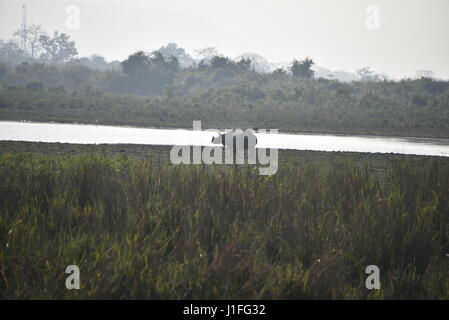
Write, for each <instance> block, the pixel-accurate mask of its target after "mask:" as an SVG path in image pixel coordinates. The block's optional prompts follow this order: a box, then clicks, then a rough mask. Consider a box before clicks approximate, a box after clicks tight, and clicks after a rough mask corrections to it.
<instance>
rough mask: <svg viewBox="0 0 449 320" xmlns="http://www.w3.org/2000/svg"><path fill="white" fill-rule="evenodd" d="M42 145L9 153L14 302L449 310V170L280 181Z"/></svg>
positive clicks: (2, 267)
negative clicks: (363, 304)
mask: <svg viewBox="0 0 449 320" xmlns="http://www.w3.org/2000/svg"><path fill="white" fill-rule="evenodd" d="M40 145H41V144H23V145H22V144H20V143H8V142H2V145H1V148H2V150H3V152H2V154H1V155H0V181H2V183H1V184H0V210H1V214H0V298H82V297H84V298H174V299H181V298H184V299H187V298H193V299H198V298H220V299H223V298H225V299H226V298H235V299H238V298H273V299H280V298H284V299H285V298H287V299H289V298H362V299H364V298H369V299H380V298H385V299H390V298H399V299H404V298H408V299H413V298H436V299H448V298H449V296H448V293H449V263H448V259H449V257H447V254H448V253H449V245H448V244H449V241H448V240H449V239H448V238H449V212H448V210H449V163H448V162H447V160H446V159H443V158H432V157H412V158H409V157H406V156H400V157H399V156H394V157H393V156H392V157H390V156H386V155H385V156H383V158H382V157H381V156H380V155H377V156H376V155H370V156H369V157H365V156H364V155H360V156H356V155H345V154H337V153H336V154H332V155H333V156H329V155H330V154H327V156H324V155H325V153H306V152H302V153H299V155H302V156H305V155H307V157H308V159H310V160H309V161H304V159H302V161H296V162H295V158H294V157H291V158H290V161H289V163H285V164H283V165H282V166H280V167H279V171H278V173H277V174H275V175H273V176H271V177H267V176H260V175H259V174H258V171H257V170H254V168H253V167H250V166H225V167H222V166H202V165H199V166H193V165H192V166H171V165H168V164H165V162H164V161H162V162H159V161H157V159H155V158H154V157H153V156H146V155H145V154H141V155H139V156H138V157H136V158H134V157H129V156H125V155H123V154H122V155H113V154H116V153H117V152H118V153H120V151H123V153H125V154H126V153H127V152H126V151H127V150H137V149H138V148H137V149H136V147H135V146H114V147H111V146H102V147H93V146H71V145H59V144H51V145H50V144H49V145H45V147H44V148H40V147H39V146H40ZM55 148H56V150H59V152H61V150H66V152H65V153H64V152H61V153H60V154H59V155H43V154H42V153H52V150H54V149H55ZM8 149H14V150H16V151H20V150H23V149H26V150H28V151H29V152H28V153H20V152H16V153H10V152H7V150H8ZM92 149H94V150H92ZM98 149H101V150H102V151H100V153H97V151H98ZM33 150H40V153H41V154H37V151H36V152H35V151H33ZM87 150H89V151H87ZM114 150H115V151H114ZM79 151H82V152H81V153H83V154H78V155H76V154H75V155H74V154H73V153H79ZM91 151H94V152H93V153H92V152H91ZM153 151H154V152H156V153H161V154H162V153H163V147H158V148H156V149H154V150H150V148H149V149H147V150H146V152H144V153H147V154H149V155H151V154H152V155H155V154H156V153H154V152H153ZM87 152H88V153H87ZM111 155H112V156H111ZM290 155H292V154H290ZM376 157H377V158H376ZM375 158H376V159H377V160H376V161H383V163H382V164H381V165H380V166H379V163H378V166H377V167H376V168H375V169H376V170H372V168H371V167H370V166H369V164H370V163H372V161H371V160H373V159H375ZM317 159H319V161H315V160H317ZM409 159H412V161H413V162H412V161H410V160H409ZM417 159H419V161H420V163H419V166H417V165H416V163H415V161H417ZM297 160H301V157H300V158H297ZM382 166H384V170H381V171H379V170H378V169H379V168H380V167H382ZM69 264H75V265H78V266H79V267H80V271H81V290H74V291H69V290H66V289H65V277H66V276H67V275H66V274H65V273H64V271H65V267H66V266H67V265H69ZM371 264H375V265H378V266H379V267H380V270H381V290H374V291H369V290H367V289H366V288H365V279H366V277H367V275H366V274H365V267H366V266H367V265H371Z"/></svg>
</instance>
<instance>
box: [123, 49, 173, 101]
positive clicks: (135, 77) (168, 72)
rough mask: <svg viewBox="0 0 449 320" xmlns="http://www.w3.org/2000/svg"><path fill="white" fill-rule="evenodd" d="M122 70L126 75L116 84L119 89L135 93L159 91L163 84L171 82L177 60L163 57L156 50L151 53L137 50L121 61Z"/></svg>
mask: <svg viewBox="0 0 449 320" xmlns="http://www.w3.org/2000/svg"><path fill="white" fill-rule="evenodd" d="M121 66H122V70H123V72H124V73H125V74H126V75H127V77H126V78H125V79H123V81H122V82H121V83H119V84H118V86H119V87H120V89H121V90H124V91H126V92H133V93H137V94H151V93H159V92H161V91H162V89H163V88H164V86H166V85H169V84H171V83H172V82H173V79H174V77H175V75H176V72H178V70H179V60H178V59H177V58H176V57H173V56H171V57H170V58H165V57H164V55H163V54H162V53H160V52H158V51H154V52H152V53H151V55H148V54H147V53H145V52H143V51H138V52H136V53H134V54H132V55H130V56H129V57H128V58H127V59H126V60H125V61H123V62H122V63H121Z"/></svg>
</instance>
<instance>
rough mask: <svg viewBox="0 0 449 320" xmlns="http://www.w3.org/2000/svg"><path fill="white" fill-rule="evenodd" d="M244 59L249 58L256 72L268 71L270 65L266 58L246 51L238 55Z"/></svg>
mask: <svg viewBox="0 0 449 320" xmlns="http://www.w3.org/2000/svg"><path fill="white" fill-rule="evenodd" d="M240 57H241V58H244V59H249V60H250V61H251V65H252V67H253V68H254V70H255V71H256V72H260V73H268V72H270V70H271V66H270V64H269V63H268V61H267V59H265V58H264V57H262V56H261V55H258V54H256V53H253V52H247V53H244V54H242V55H241V56H240Z"/></svg>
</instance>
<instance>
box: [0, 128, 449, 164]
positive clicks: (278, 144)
mask: <svg viewBox="0 0 449 320" xmlns="http://www.w3.org/2000/svg"><path fill="white" fill-rule="evenodd" d="M203 130H204V129H203ZM215 135H216V133H215ZM213 136H214V132H211V131H193V130H186V129H147V128H136V127H119V126H103V125H84V124H59V123H41V122H19V121H17V122H16V121H0V140H10V141H32V142H60V143H79V144H117V143H123V144H149V145H200V146H214V145H213V144H211V139H212V137H213ZM256 136H257V139H258V144H257V147H258V148H277V149H294V150H314V151H343V152H371V153H399V154H415V155H428V156H444V157H449V139H427V138H395V137H380V136H350V135H324V134H285V133H279V134H268V133H267V134H262V133H256ZM215 146H216V145H215Z"/></svg>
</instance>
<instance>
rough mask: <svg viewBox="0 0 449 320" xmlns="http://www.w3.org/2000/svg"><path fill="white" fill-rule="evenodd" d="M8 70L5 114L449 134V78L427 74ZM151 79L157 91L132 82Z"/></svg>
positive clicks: (0, 115) (2, 99) (1, 109)
mask: <svg viewBox="0 0 449 320" xmlns="http://www.w3.org/2000/svg"><path fill="white" fill-rule="evenodd" d="M5 70H6V71H5V72H4V73H3V76H2V75H1V72H0V82H2V83H3V86H2V87H0V119H3V120H34V121H59V122H82V123H102V124H121V125H139V126H155V127H184V128H191V127H192V121H193V120H202V121H203V123H204V124H205V126H208V127H214V128H236V127H242V128H250V127H251V128H267V129H268V128H277V129H280V130H282V131H303V132H334V133H361V134H380V135H409V136H428V137H445V138H448V137H449V83H448V82H443V81H437V80H432V79H428V78H422V79H420V80H402V81H399V82H394V81H380V82H352V83H342V82H339V81H337V80H326V79H303V78H298V77H295V76H292V75H289V74H283V73H276V72H274V73H270V74H260V73H257V72H255V71H252V70H251V69H248V65H245V64H243V63H241V64H240V65H239V64H238V63H234V64H227V65H224V66H217V67H214V66H212V65H206V66H203V67H197V68H183V69H179V70H178V71H177V72H174V71H170V72H168V71H167V72H168V73H167V75H166V76H164V77H168V78H167V79H171V80H170V84H169V85H165V86H164V89H157V88H160V87H161V86H162V83H160V82H148V81H143V80H142V81H140V80H139V79H140V78H141V77H143V78H145V77H146V74H144V75H142V74H139V75H135V76H130V75H126V74H124V73H122V71H120V70H117V71H95V70H92V69H89V68H86V67H82V66H77V65H76V64H74V65H71V64H67V65H62V66H54V65H49V66H47V65H38V64H23V65H17V66H15V67H12V66H9V67H5ZM128 72H131V71H128ZM152 72H153V71H151V72H150V71H148V73H149V74H152V75H153V76H154V72H153V73H152ZM153 76H149V77H153ZM156 77H157V76H156ZM164 79H165V78H164ZM139 81H140V82H139ZM164 81H165V80H164ZM167 81H168V80H167ZM137 83H140V85H139V86H137ZM149 83H153V84H154V86H152V87H151V88H153V89H151V88H150V89H151V90H156V91H155V92H153V93H151V94H145V95H141V94H136V91H134V89H132V88H134V87H135V88H136V89H135V90H141V89H142V87H141V86H142V85H147V84H149ZM134 85H136V86H137V87H136V86H134ZM116 86H117V87H116ZM156 87H157V88H156ZM127 88H128V89H127ZM139 88H140V89H139ZM127 91H129V94H128V93H127ZM131 93H132V95H131Z"/></svg>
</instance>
